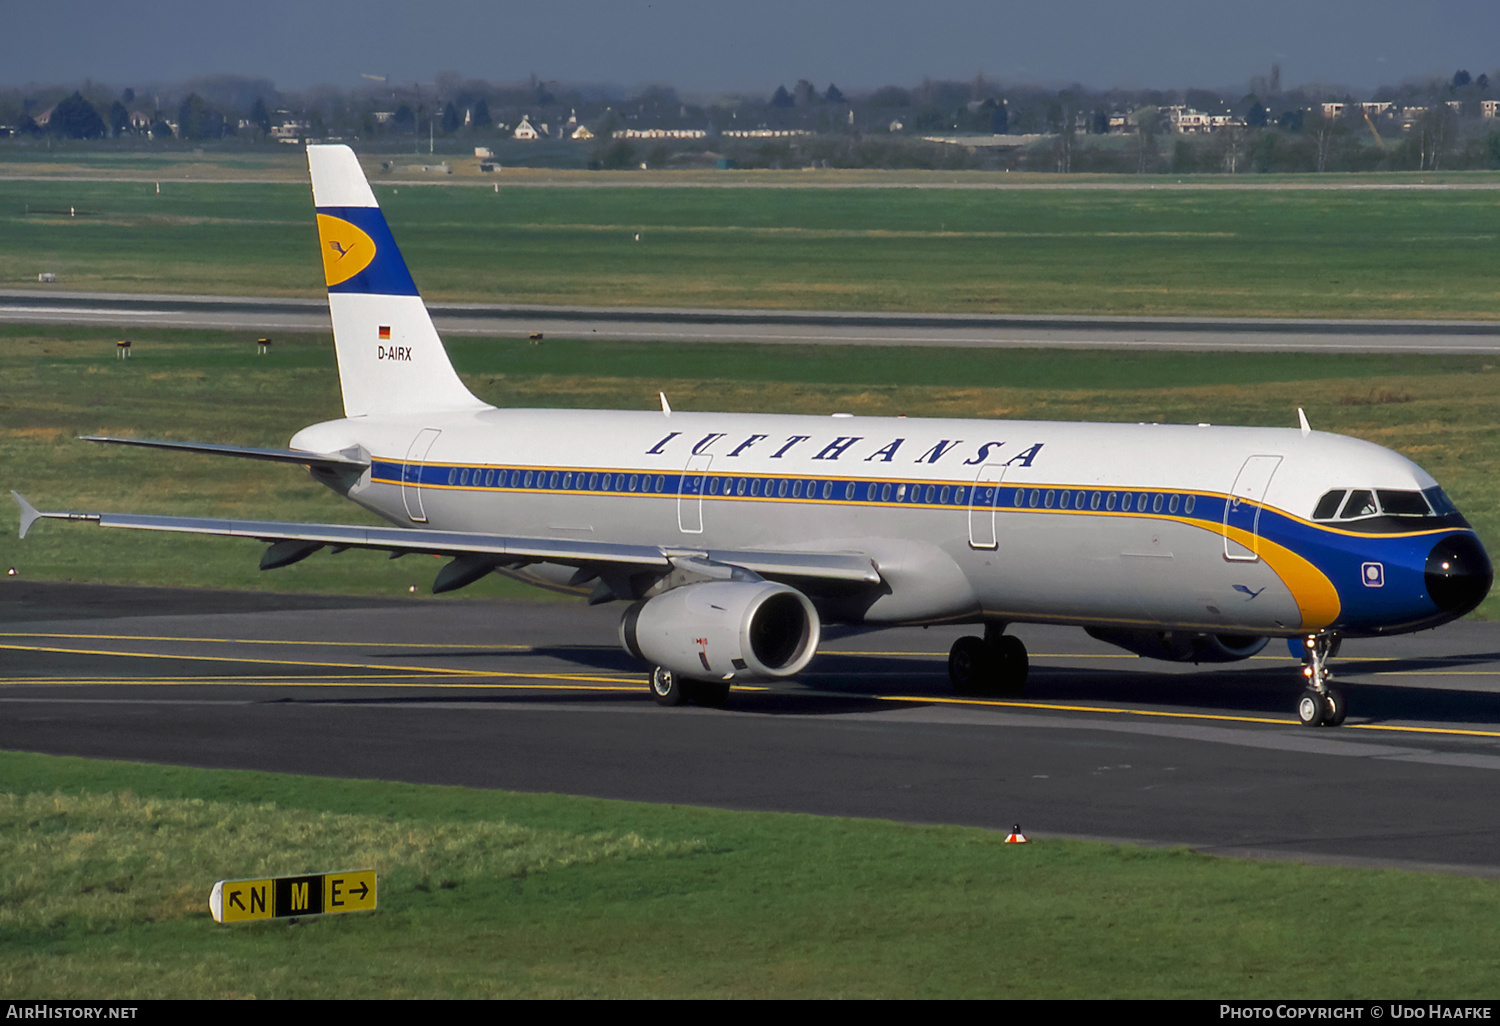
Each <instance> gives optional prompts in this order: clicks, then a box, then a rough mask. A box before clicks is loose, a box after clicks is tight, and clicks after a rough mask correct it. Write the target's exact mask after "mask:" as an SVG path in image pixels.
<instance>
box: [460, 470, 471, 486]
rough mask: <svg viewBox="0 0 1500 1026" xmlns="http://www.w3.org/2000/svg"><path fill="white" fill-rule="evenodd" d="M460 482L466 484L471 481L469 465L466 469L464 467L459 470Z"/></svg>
mask: <svg viewBox="0 0 1500 1026" xmlns="http://www.w3.org/2000/svg"><path fill="white" fill-rule="evenodd" d="M458 483H459V484H460V485H466V484H468V483H469V468H468V467H465V468H464V469H462V470H460V471H459V472H458Z"/></svg>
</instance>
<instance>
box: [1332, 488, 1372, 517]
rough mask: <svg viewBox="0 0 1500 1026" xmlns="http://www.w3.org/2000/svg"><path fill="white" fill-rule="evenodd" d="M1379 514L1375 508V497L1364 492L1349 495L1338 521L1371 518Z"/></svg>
mask: <svg viewBox="0 0 1500 1026" xmlns="http://www.w3.org/2000/svg"><path fill="white" fill-rule="evenodd" d="M1378 512H1380V511H1379V510H1378V509H1377V508H1376V507H1375V496H1374V494H1373V493H1371V492H1367V491H1364V490H1359V491H1353V492H1350V493H1349V499H1348V501H1346V502H1345V503H1344V509H1343V512H1341V513H1340V514H1339V519H1340V520H1354V519H1355V518H1357V517H1373V516H1374V515H1375V514H1376V513H1378Z"/></svg>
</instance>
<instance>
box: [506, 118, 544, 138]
mask: <svg viewBox="0 0 1500 1026" xmlns="http://www.w3.org/2000/svg"><path fill="white" fill-rule="evenodd" d="M543 127H544V128H545V127H546V126H543ZM511 136H512V137H513V138H516V139H523V140H525V141H526V142H536V140H538V139H540V138H541V137H542V136H541V133H540V132H538V131H537V130H536V128H535V127H533V126H532V124H531V117H530V115H527V114H522V115H521V123H520V124H519V125H517V126H516V130H515V131H514V132H512V133H511Z"/></svg>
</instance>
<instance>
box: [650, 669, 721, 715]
mask: <svg viewBox="0 0 1500 1026" xmlns="http://www.w3.org/2000/svg"><path fill="white" fill-rule="evenodd" d="M651 697H652V698H654V699H656V704H657V705H682V704H683V703H684V702H691V703H693V704H694V705H704V706H708V707H709V708H711V709H717V708H719V707H720V706H722V705H723V704H724V703H725V702H727V701H728V700H729V685H728V684H726V683H724V682H723V681H717V680H688V679H687V678H686V677H683V676H682V675H680V674H676V673H673V672H672V671H671V670H669V669H667V668H666V667H665V666H653V667H652V668H651Z"/></svg>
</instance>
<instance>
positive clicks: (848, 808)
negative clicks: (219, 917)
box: [0, 579, 1500, 875]
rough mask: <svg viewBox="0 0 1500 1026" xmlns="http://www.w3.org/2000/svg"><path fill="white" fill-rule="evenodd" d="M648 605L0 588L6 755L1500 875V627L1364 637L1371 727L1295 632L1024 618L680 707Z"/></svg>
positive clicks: (826, 664) (852, 638)
mask: <svg viewBox="0 0 1500 1026" xmlns="http://www.w3.org/2000/svg"><path fill="white" fill-rule="evenodd" d="M619 615H620V608H619V607H618V606H617V605H615V606H600V607H594V608H592V609H590V608H587V607H583V606H580V605H573V604H555V603H537V604H527V603H514V604H507V603H485V602H465V601H462V600H457V601H455V600H451V599H440V600H413V601H407V600H391V601H381V600H370V599H337V598H302V597H294V596H274V595H258V594H257V595H241V594H235V593H224V592H207V591H202V592H200V591H174V590H164V589H140V588H104V587H93V586H82V585H64V584H36V583H28V582H25V581H23V580H20V579H9V580H6V581H3V582H0V748H5V749H13V750H25V751H36V752H49V753H55V754H62V755H79V756H87V757H97V758H111V759H127V760H135V761H146V762H160V763H169V764H177V765H186V766H204V767H232V768H242V769H256V770H265V771H276V772H288V773H303V774H313V775H326V776H338V777H357V778H371V779H390V780H403V781H413V782H419V783H443V784H458V785H465V786H471V787H486V788H507V789H515V790H521V791H536V792H560V793H567V794H580V795H592V796H597V797H604V798H622V799H632V800H639V801H648V802H671V803H683V804H694V805H708V806H717V807H723V808H730V809H758V810H781V811H788V812H807V813H818V814H826V815H842V816H860V817H877V818H886V819H893V820H899V821H905V822H920V823H954V824H969V825H976V826H982V827H990V828H995V829H1009V828H1010V827H1011V826H1012V825H1013V824H1016V823H1019V824H1020V825H1021V826H1022V827H1023V829H1024V830H1026V831H1027V833H1028V834H1031V835H1034V836H1040V837H1047V836H1071V837H1092V838H1102V839H1110V840H1121V841H1138V842H1145V843H1153V844H1155V843H1160V844H1187V845H1191V846H1194V847H1196V848H1199V849H1201V850H1204V851H1209V852H1217V853H1222V854H1232V855H1240V856H1250V857H1272V858H1296V859H1303V860H1311V861H1328V862H1336V863H1341V864H1354V865H1395V866H1406V867H1421V868H1444V869H1450V870H1454V871H1458V872H1465V873H1475V874H1483V875H1500V817H1497V813H1496V804H1495V801H1494V794H1495V791H1496V786H1497V785H1500V625H1493V624H1485V623H1478V622H1471V623H1458V624H1452V625H1449V626H1447V627H1443V628H1440V629H1438V630H1436V631H1430V632H1425V633H1421V634H1416V635H1410V636H1407V637H1404V638H1394V639H1379V640H1370V641H1349V642H1346V643H1345V645H1344V648H1343V652H1342V654H1341V656H1340V658H1339V659H1338V660H1337V661H1336V662H1335V663H1334V667H1335V671H1336V673H1337V674H1338V676H1339V681H1338V683H1339V684H1340V685H1341V686H1344V687H1345V688H1346V689H1347V693H1348V695H1349V699H1350V710H1351V711H1350V716H1349V720H1348V723H1347V724H1346V725H1345V726H1344V727H1342V728H1319V729H1316V730H1309V729H1306V728H1303V727H1299V726H1297V725H1296V723H1295V718H1294V716H1293V714H1292V703H1293V700H1294V698H1295V695H1296V693H1297V691H1298V689H1299V685H1298V683H1297V679H1298V678H1297V664H1296V662H1295V661H1294V660H1293V659H1292V658H1291V657H1290V656H1289V655H1288V654H1287V653H1286V649H1285V646H1284V644H1283V643H1280V642H1274V641H1273V642H1272V643H1271V645H1270V646H1268V647H1267V649H1266V650H1265V652H1263V653H1262V655H1261V656H1260V657H1257V658H1255V659H1251V660H1248V661H1246V662H1242V663H1237V664H1230V665H1226V666H1220V667H1201V668H1196V667H1192V666H1176V665H1168V664H1161V663H1155V662H1152V661H1149V660H1144V659H1139V658H1136V657H1134V656H1131V655H1129V654H1126V653H1123V652H1120V651H1118V650H1115V649H1111V648H1109V647H1107V646H1104V645H1101V644H1099V643H1097V642H1094V641H1092V640H1090V639H1089V638H1087V637H1086V636H1085V635H1084V634H1083V633H1082V632H1081V631H1078V630H1069V629H1061V628H1038V627H1027V626H1025V625H1021V626H1019V627H1017V628H1016V629H1015V633H1017V634H1018V635H1019V636H1020V637H1022V639H1023V640H1025V642H1026V643H1027V645H1028V647H1029V649H1030V651H1031V654H1032V677H1031V683H1030V686H1029V688H1028V692H1027V695H1026V697H1025V698H1024V699H1022V700H1017V701H966V700H959V699H957V698H955V696H954V695H953V694H952V692H951V691H950V689H949V688H948V685H947V681H946V674H945V660H946V652H947V649H948V646H949V645H950V644H951V642H952V640H953V639H954V638H956V637H957V636H958V635H959V634H961V633H963V631H962V629H959V628H932V629H930V630H923V629H917V628H913V629H897V630H890V631H883V632H877V633H865V634H850V635H843V636H839V635H837V634H835V633H834V632H832V631H830V632H829V634H830V635H831V636H829V637H825V644H824V653H823V654H822V655H820V656H819V657H818V659H816V660H815V661H814V662H813V664H812V666H811V667H810V668H809V670H808V672H806V673H805V674H803V675H802V676H801V677H800V678H799V680H798V681H797V682H794V683H793V682H786V683H778V684H774V685H770V686H765V687H755V688H737V689H735V691H734V693H733V694H732V696H731V698H730V701H729V703H728V705H727V706H726V707H725V708H723V709H720V710H714V709H704V708H695V707H681V708H676V709H666V708H661V707H658V706H657V705H655V704H654V703H653V702H652V701H651V699H650V698H649V696H648V695H647V693H646V690H645V683H644V682H645V676H644V673H643V672H642V668H641V667H639V666H638V665H635V664H634V663H633V662H632V661H631V660H630V658H629V657H628V656H626V655H625V654H624V653H623V652H621V651H620V649H619V647H618V644H617V643H616V640H615V639H616V634H615V631H616V624H617V622H618V617H619Z"/></svg>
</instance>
